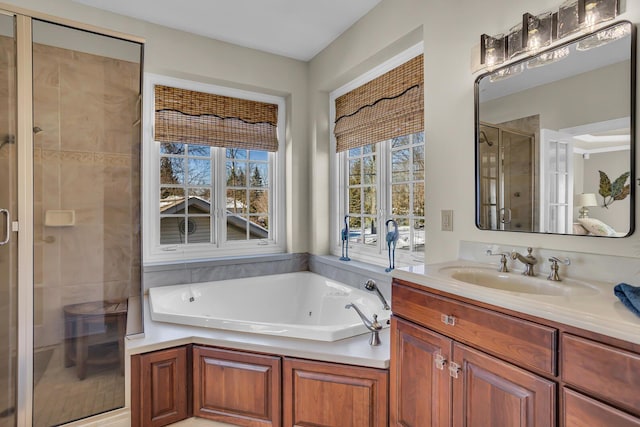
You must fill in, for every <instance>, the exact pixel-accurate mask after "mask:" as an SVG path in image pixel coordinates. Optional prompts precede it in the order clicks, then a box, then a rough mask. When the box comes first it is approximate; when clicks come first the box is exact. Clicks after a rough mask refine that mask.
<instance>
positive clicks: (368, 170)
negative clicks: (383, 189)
mask: <svg viewBox="0 0 640 427" xmlns="http://www.w3.org/2000/svg"><path fill="white" fill-rule="evenodd" d="M362 168H363V171H362V172H363V184H375V183H376V156H367V157H365V158H363V159H362Z"/></svg>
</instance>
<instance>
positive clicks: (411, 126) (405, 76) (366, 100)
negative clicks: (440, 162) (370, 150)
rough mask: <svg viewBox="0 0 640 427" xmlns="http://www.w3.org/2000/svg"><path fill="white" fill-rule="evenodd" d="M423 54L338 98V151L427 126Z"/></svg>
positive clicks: (336, 125)
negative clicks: (425, 120) (425, 122)
mask: <svg viewBox="0 0 640 427" xmlns="http://www.w3.org/2000/svg"><path fill="white" fill-rule="evenodd" d="M423 69H424V67H423V55H419V56H416V57H415V58H413V59H411V60H409V61H407V62H405V63H404V64H402V65H400V66H399V67H396V68H394V69H393V70H391V71H388V72H386V73H385V74H383V75H381V76H379V77H376V78H375V79H373V80H371V81H370V82H368V83H365V84H364V85H362V86H359V87H357V88H356V89H353V90H352V91H350V92H348V93H345V94H344V95H342V96H340V97H338V98H336V101H335V102H336V121H335V129H334V133H335V136H336V141H337V145H336V151H337V152H341V151H345V150H348V149H351V148H356V147H361V146H363V145H367V144H372V143H376V142H380V141H385V140H387V139H391V138H394V137H398V136H403V135H409V134H412V133H416V132H421V131H422V130H424V86H423V75H424V72H423Z"/></svg>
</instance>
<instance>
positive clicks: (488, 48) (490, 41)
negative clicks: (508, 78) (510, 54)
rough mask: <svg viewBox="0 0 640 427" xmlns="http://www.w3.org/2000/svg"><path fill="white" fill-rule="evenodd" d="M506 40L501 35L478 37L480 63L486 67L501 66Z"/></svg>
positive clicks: (503, 59)
mask: <svg viewBox="0 0 640 427" xmlns="http://www.w3.org/2000/svg"><path fill="white" fill-rule="evenodd" d="M505 55H506V38H505V36H504V35H503V34H499V35H497V36H488V35H486V34H483V35H482V36H480V63H481V64H485V65H486V66H487V67H493V66H495V65H500V64H502V63H503V62H504V61H505V59H506V57H505Z"/></svg>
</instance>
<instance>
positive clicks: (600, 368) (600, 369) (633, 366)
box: [561, 334, 640, 415]
mask: <svg viewBox="0 0 640 427" xmlns="http://www.w3.org/2000/svg"><path fill="white" fill-rule="evenodd" d="M561 353H562V380H563V381H565V382H566V383H569V384H572V385H575V386H576V387H579V388H580V389H582V390H585V391H588V392H589V393H590V394H593V395H594V396H596V397H599V398H602V399H604V400H607V401H609V402H613V403H614V404H617V405H619V406H621V407H622V408H625V409H627V410H629V411H631V412H633V413H634V414H636V415H640V355H638V354H635V353H631V352H628V351H625V350H621V349H618V348H615V347H611V346H609V345H606V344H601V343H599V342H596V341H591V340H588V339H585V338H580V337H576V336H573V335H569V334H563V335H562V340H561Z"/></svg>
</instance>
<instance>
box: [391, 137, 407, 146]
mask: <svg viewBox="0 0 640 427" xmlns="http://www.w3.org/2000/svg"><path fill="white" fill-rule="evenodd" d="M410 142H411V135H405V136H399V137H397V138H393V139H392V140H391V147H393V148H395V147H401V146H403V145H407V144H409V143H410Z"/></svg>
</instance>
